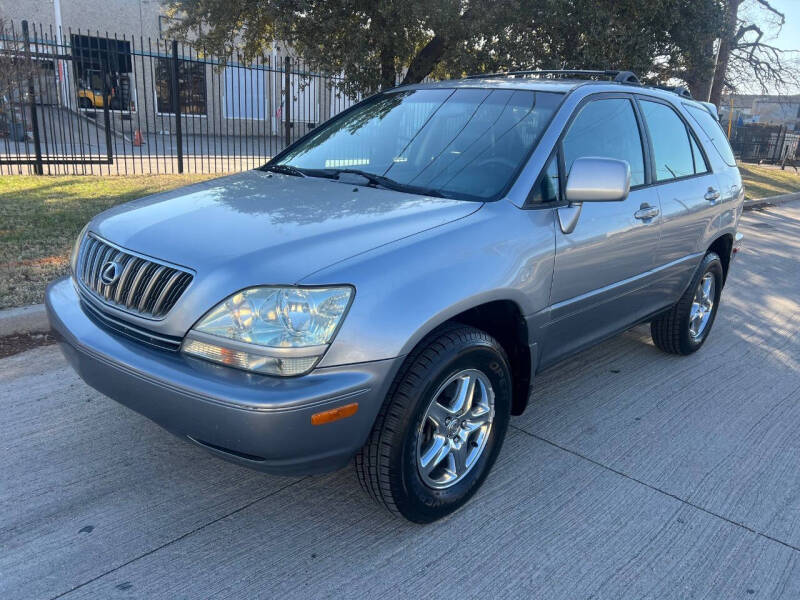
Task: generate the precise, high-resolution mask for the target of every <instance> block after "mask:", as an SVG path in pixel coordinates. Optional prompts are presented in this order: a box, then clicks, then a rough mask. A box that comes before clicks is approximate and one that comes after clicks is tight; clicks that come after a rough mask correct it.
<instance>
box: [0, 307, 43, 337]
mask: <svg viewBox="0 0 800 600" xmlns="http://www.w3.org/2000/svg"><path fill="white" fill-rule="evenodd" d="M48 331H50V321H48V320H47V311H46V310H45V308H44V304H34V305H32V306H21V307H19V308H6V309H3V310H0V337H4V336H7V335H15V334H19V333H47V332H48Z"/></svg>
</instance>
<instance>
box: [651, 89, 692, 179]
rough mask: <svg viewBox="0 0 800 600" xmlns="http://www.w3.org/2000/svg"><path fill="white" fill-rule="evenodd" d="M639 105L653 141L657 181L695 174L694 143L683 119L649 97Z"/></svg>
mask: <svg viewBox="0 0 800 600" xmlns="http://www.w3.org/2000/svg"><path fill="white" fill-rule="evenodd" d="M639 104H640V106H641V107H642V114H643V115H644V120H645V123H647V130H648V131H649V132H650V139H651V140H652V142H653V160H654V162H655V166H656V173H655V175H656V181H667V180H669V179H677V178H679V177H686V176H688V175H694V172H695V171H694V159H693V156H692V146H691V142H690V141H689V132H688V131H686V125H684V123H683V120H681V118H680V117H679V116H678V114H677V113H676V112H675V111H674V110H672V109H671V108H670V107H669V106H667V105H666V104H660V103H658V102H650V101H649V100H642V101H641V102H640V103H639Z"/></svg>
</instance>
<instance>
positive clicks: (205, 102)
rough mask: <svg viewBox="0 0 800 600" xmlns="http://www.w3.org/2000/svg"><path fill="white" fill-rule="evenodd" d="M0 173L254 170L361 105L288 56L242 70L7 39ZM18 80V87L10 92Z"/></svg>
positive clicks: (0, 100)
mask: <svg viewBox="0 0 800 600" xmlns="http://www.w3.org/2000/svg"><path fill="white" fill-rule="evenodd" d="M12 64H13V65H14V69H5V70H6V71H10V70H13V71H14V72H15V73H17V74H18V76H17V77H8V76H7V77H4V78H2V81H3V82H4V88H5V89H3V90H2V91H0V174H47V175H54V174H100V175H105V174H120V175H124V174H132V173H144V174H153V173H224V172H234V171H241V170H245V169H249V168H253V167H255V166H258V165H260V164H263V163H264V162H266V161H267V160H268V159H269V157H271V156H274V155H275V154H276V153H277V152H279V151H280V150H281V149H282V148H284V147H285V146H286V145H288V144H289V143H291V142H292V141H294V140H295V139H297V138H298V137H300V136H301V135H304V134H305V133H307V132H308V131H310V130H311V129H313V128H314V127H316V126H317V125H318V124H319V123H322V122H323V121H326V120H327V119H328V118H330V117H331V116H333V115H335V114H336V113H338V112H340V111H341V110H344V109H345V108H347V107H349V106H351V105H352V104H353V103H355V102H357V101H358V100H360V98H359V97H357V96H351V95H348V94H346V93H345V91H344V89H343V87H342V80H341V79H340V78H339V77H336V76H327V75H322V74H319V73H314V72H311V71H309V70H308V69H307V68H306V66H305V65H304V63H303V61H302V60H300V59H298V58H295V57H291V56H279V55H277V54H273V55H272V56H269V57H265V58H263V59H261V58H259V59H257V60H256V61H255V62H252V63H245V62H244V61H243V60H242V58H241V57H240V56H238V55H234V56H230V57H225V58H224V59H223V58H221V57H217V56H213V55H210V54H208V53H206V52H205V51H203V49H202V48H197V47H195V46H192V45H189V44H183V43H180V42H176V41H169V40H164V39H160V38H159V39H150V38H142V37H132V36H125V35H119V34H108V33H105V34H101V33H100V32H88V31H81V30H78V31H72V30H66V31H60V32H54V31H53V30H52V29H47V30H45V29H44V28H43V27H41V26H38V27H37V26H29V25H28V23H27V22H25V21H23V22H22V23H21V24H19V25H16V24H13V23H11V24H10V25H9V26H7V27H6V29H5V31H2V32H0V71H2V70H3V69H4V68H5V67H7V66H8V65H12ZM9 82H10V83H9Z"/></svg>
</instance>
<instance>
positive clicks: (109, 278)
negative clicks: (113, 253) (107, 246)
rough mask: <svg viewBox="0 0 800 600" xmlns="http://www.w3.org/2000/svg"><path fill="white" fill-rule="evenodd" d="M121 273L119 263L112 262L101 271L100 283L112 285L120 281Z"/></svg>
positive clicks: (106, 264)
mask: <svg viewBox="0 0 800 600" xmlns="http://www.w3.org/2000/svg"><path fill="white" fill-rule="evenodd" d="M121 271H122V269H121V268H120V265H119V263H118V262H114V261H113V260H110V261H108V262H107V263H105V264H104V265H103V267H102V269H100V281H102V282H103V283H104V284H106V285H111V284H113V283H115V282H116V281H117V279H119V276H120V274H121Z"/></svg>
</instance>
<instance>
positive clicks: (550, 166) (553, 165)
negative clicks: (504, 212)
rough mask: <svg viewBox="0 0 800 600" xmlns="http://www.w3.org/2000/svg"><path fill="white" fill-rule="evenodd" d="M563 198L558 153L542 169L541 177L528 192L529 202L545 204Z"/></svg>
mask: <svg viewBox="0 0 800 600" xmlns="http://www.w3.org/2000/svg"><path fill="white" fill-rule="evenodd" d="M559 200H561V186H560V184H559V181H558V154H554V155H553V156H552V157H551V158H550V160H549V161H548V162H547V165H545V167H544V169H542V172H541V174H540V175H539V178H538V179H537V180H536V183H535V184H534V186H533V189H532V190H531V193H530V194H528V202H527V204H543V203H546V202H558V201H559Z"/></svg>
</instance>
